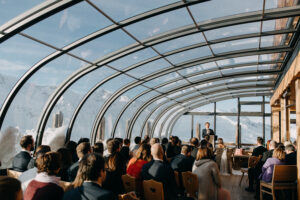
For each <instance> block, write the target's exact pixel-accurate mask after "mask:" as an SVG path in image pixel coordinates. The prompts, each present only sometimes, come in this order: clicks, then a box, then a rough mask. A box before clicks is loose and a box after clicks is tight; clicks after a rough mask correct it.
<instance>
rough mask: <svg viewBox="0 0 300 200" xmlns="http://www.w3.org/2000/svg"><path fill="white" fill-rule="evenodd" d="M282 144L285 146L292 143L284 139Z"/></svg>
mask: <svg viewBox="0 0 300 200" xmlns="http://www.w3.org/2000/svg"><path fill="white" fill-rule="evenodd" d="M283 144H284V146H285V147H286V146H287V145H289V144H292V142H291V141H285V142H284V143H283Z"/></svg>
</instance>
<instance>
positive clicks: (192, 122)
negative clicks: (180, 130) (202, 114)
mask: <svg viewBox="0 0 300 200" xmlns="http://www.w3.org/2000/svg"><path fill="white" fill-rule="evenodd" d="M191 116H192V117H191V138H193V137H194V115H191Z"/></svg>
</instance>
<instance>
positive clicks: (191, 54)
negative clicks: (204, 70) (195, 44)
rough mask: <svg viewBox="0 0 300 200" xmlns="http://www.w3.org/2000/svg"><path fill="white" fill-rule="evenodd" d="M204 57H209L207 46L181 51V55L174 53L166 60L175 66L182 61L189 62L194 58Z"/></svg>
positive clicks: (209, 52)
mask: <svg viewBox="0 0 300 200" xmlns="http://www.w3.org/2000/svg"><path fill="white" fill-rule="evenodd" d="M206 56H211V51H210V49H209V48H208V47H207V46H204V47H200V48H196V49H191V50H187V51H183V52H181V53H176V54H173V55H171V56H168V57H167V59H168V60H169V61H171V62H172V63H173V64H175V65H177V64H179V63H182V62H184V61H189V60H192V59H196V58H203V57H206Z"/></svg>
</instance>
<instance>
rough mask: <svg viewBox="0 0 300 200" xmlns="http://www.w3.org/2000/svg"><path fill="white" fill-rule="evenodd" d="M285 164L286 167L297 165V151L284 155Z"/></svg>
mask: <svg viewBox="0 0 300 200" xmlns="http://www.w3.org/2000/svg"><path fill="white" fill-rule="evenodd" d="M285 164H287V165H296V164H297V151H294V152H293V153H290V154H286V156H285Z"/></svg>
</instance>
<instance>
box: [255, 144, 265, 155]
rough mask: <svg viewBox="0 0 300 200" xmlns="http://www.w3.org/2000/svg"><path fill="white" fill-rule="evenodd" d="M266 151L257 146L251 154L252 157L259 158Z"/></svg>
mask: <svg viewBox="0 0 300 200" xmlns="http://www.w3.org/2000/svg"><path fill="white" fill-rule="evenodd" d="M266 151H267V149H266V148H265V147H263V146H258V147H256V148H254V149H253V152H252V156H260V155H263V153H264V152H266Z"/></svg>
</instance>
